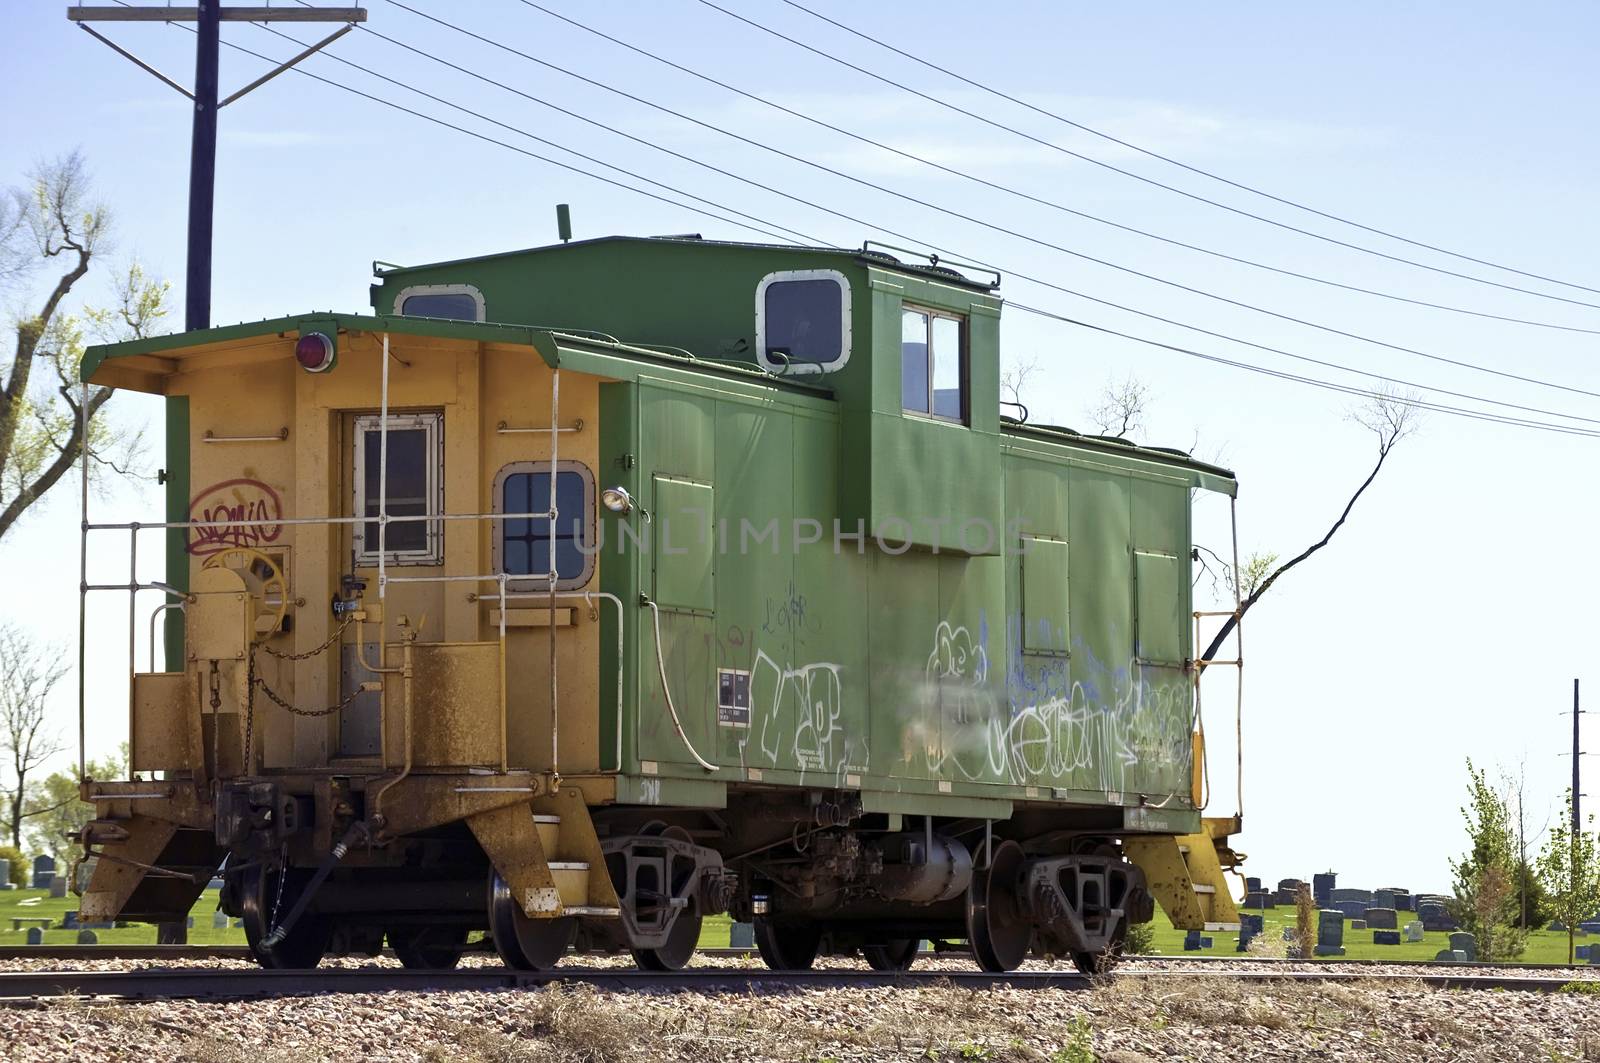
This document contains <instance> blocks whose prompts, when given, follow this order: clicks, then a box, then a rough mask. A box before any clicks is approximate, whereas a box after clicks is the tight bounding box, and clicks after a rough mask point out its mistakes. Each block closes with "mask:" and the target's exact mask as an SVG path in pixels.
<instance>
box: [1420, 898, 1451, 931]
mask: <svg viewBox="0 0 1600 1063" xmlns="http://www.w3.org/2000/svg"><path fill="white" fill-rule="evenodd" d="M1417 918H1419V919H1421V920H1422V929H1424V930H1459V929H1460V928H1461V925H1460V924H1459V923H1457V922H1456V921H1455V919H1454V918H1453V917H1452V916H1451V915H1450V913H1449V912H1447V911H1445V907H1444V905H1442V904H1435V903H1433V902H1432V901H1430V902H1428V903H1427V904H1424V905H1421V906H1420V907H1418V908H1417Z"/></svg>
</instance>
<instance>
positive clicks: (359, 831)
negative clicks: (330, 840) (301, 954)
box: [261, 823, 368, 950]
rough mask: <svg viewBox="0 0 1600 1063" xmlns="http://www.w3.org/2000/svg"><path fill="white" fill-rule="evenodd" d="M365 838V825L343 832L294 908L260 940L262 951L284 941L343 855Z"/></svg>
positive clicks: (358, 824) (281, 870)
mask: <svg viewBox="0 0 1600 1063" xmlns="http://www.w3.org/2000/svg"><path fill="white" fill-rule="evenodd" d="M367 836H368V831H367V825H366V824H365V823H352V824H351V825H350V829H349V830H347V831H345V832H344V837H342V838H340V839H339V841H338V842H337V843H336V844H335V845H334V847H333V848H332V849H330V850H328V855H327V856H326V857H324V858H323V860H322V863H321V864H319V865H318V866H317V871H316V874H314V875H312V876H311V881H310V882H307V883H306V888H305V889H303V890H301V891H300V896H299V897H298V898H296V900H295V902H294V907H293V908H291V909H289V914H288V915H287V916H286V917H285V918H284V920H283V922H281V923H279V924H278V925H277V926H275V927H273V928H272V930H271V931H270V932H269V933H268V934H267V936H266V937H264V938H262V939H261V947H262V948H263V949H266V950H271V949H274V948H277V947H278V946H279V945H281V944H283V942H284V939H285V938H287V937H288V936H289V931H291V930H293V929H294V924H295V923H296V922H297V921H299V919H300V916H301V915H303V914H304V913H305V910H306V906H307V905H308V904H310V903H311V898H312V897H313V896H314V895H315V894H316V892H317V890H319V889H321V888H322V884H323V883H324V882H326V881H327V880H328V876H329V875H330V874H332V873H333V869H334V867H335V866H336V865H337V864H338V863H339V861H341V860H343V859H344V857H345V854H346V853H348V852H349V851H350V846H352V845H354V844H355V842H356V839H358V838H363V837H367ZM278 874H280V875H286V874H288V868H281V869H280V870H279V871H278Z"/></svg>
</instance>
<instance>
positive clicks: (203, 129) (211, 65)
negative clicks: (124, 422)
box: [67, 0, 367, 330]
mask: <svg viewBox="0 0 1600 1063" xmlns="http://www.w3.org/2000/svg"><path fill="white" fill-rule="evenodd" d="M67 18H68V19H70V20H71V21H73V22H76V23H77V24H78V26H79V27H80V28H82V29H83V30H84V32H86V33H88V34H89V35H90V36H91V37H94V38H95V39H96V40H99V41H101V42H102V43H104V44H105V45H107V46H108V47H109V48H110V49H111V50H112V51H114V52H116V53H117V54H118V55H120V56H122V57H123V58H125V59H128V60H130V61H132V62H133V63H134V64H135V65H136V66H138V67H139V68H140V69H142V70H144V71H146V72H148V73H150V74H153V75H155V77H157V78H158V79H160V80H161V81H162V82H163V83H165V84H166V85H169V86H171V87H172V88H174V89H177V90H178V91H179V92H181V93H183V94H184V95H185V96H187V97H189V99H191V100H193V101H194V137H193V140H192V141H191V145H190V149H189V263H188V270H187V273H186V283H185V285H184V320H183V327H184V328H185V329H191V330H192V329H203V328H210V327H211V244H212V239H211V234H212V208H213V205H214V203H215V199H216V183H217V112H218V111H220V110H221V109H222V108H224V107H226V106H228V104H230V103H232V102H233V101H235V100H237V99H239V98H240V97H241V96H243V95H245V94H246V93H248V92H250V91H251V90H252V89H255V88H259V87H260V86H262V85H264V84H266V83H267V82H268V81H271V80H272V79H273V78H275V77H277V76H278V75H279V74H281V73H283V72H284V71H285V70H288V69H290V68H291V67H293V66H294V65H295V64H297V63H299V62H300V61H301V60H302V59H305V58H306V57H308V56H310V55H314V54H315V53H317V52H319V51H321V50H322V49H323V48H326V47H327V46H328V45H330V44H332V43H333V42H334V41H336V40H338V39H339V38H340V37H343V36H344V35H345V34H346V33H349V32H350V31H351V30H352V29H354V28H355V24H356V23H357V22H365V21H366V20H367V12H366V10H365V9H364V8H359V7H332V8H282V7H224V6H223V5H222V0H200V2H199V6H198V7H86V6H83V5H79V6H75V7H69V8H68V9H67ZM91 22H192V23H194V32H195V50H194V91H192V92H191V91H190V90H188V89H186V88H184V87H183V86H182V85H180V84H179V83H178V82H176V81H174V80H173V79H172V78H169V77H167V75H165V74H163V73H162V72H161V71H159V70H157V69H156V68H155V67H153V66H151V65H150V64H149V63H146V62H145V61H144V60H142V59H140V58H139V57H138V56H136V55H134V54H133V53H132V52H129V51H127V50H126V49H124V48H123V47H122V46H121V45H119V44H116V43H114V42H113V41H111V40H110V39H109V38H107V37H105V36H104V35H102V34H101V33H100V32H99V31H98V30H96V29H94V28H93V27H92V26H90V25H89V23H91ZM224 22H343V23H344V25H343V26H341V27H339V29H337V30H335V31H334V32H333V33H331V34H329V35H328V36H327V37H325V38H323V39H322V40H321V41H318V42H317V43H316V44H313V45H311V46H310V47H309V48H307V49H305V51H303V52H301V53H300V54H299V55H297V56H295V57H294V58H293V59H290V60H289V61H288V62H285V63H281V64H279V65H278V66H276V67H274V68H273V69H271V70H269V71H267V73H265V74H263V75H262V76H261V77H258V78H256V79H255V80H254V81H252V82H250V84H248V85H246V86H245V87H244V88H242V89H240V90H239V91H238V92H235V93H234V94H233V95H231V96H229V97H227V98H226V99H224V100H222V101H221V102H218V100H217V84H218V81H219V80H220V79H219V76H218V74H219V62H218V53H219V50H220V46H221V43H222V23H224Z"/></svg>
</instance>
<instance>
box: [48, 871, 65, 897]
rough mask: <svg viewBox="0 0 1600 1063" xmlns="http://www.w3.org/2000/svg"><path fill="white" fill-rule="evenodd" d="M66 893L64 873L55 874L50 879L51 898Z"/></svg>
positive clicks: (62, 895) (63, 895)
mask: <svg viewBox="0 0 1600 1063" xmlns="http://www.w3.org/2000/svg"><path fill="white" fill-rule="evenodd" d="M66 895H67V877H66V876H65V875H57V876H55V877H54V878H52V879H51V880H50V896H51V897H52V898H59V897H65V896H66Z"/></svg>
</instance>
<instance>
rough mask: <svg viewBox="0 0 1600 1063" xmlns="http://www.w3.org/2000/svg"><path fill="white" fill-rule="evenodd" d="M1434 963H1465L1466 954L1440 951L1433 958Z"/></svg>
mask: <svg viewBox="0 0 1600 1063" xmlns="http://www.w3.org/2000/svg"><path fill="white" fill-rule="evenodd" d="M1433 962H1434V963H1466V962H1467V954H1466V953H1465V952H1456V951H1455V950H1454V949H1440V950H1439V951H1438V953H1436V954H1435V955H1434V957H1433Z"/></svg>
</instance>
